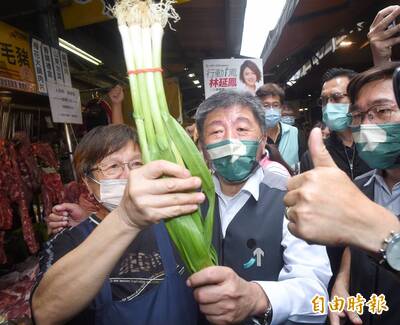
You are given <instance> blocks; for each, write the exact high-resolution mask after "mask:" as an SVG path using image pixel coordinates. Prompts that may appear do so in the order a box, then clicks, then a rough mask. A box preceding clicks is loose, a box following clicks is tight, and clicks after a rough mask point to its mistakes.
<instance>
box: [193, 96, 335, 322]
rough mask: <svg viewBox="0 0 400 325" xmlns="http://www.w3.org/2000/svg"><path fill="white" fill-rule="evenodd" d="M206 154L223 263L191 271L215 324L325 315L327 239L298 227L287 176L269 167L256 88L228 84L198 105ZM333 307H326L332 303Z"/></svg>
mask: <svg viewBox="0 0 400 325" xmlns="http://www.w3.org/2000/svg"><path fill="white" fill-rule="evenodd" d="M196 126H197V129H198V131H199V136H200V138H199V141H200V144H201V146H202V149H203V152H204V155H205V157H206V159H207V160H208V161H209V163H210V165H211V166H212V168H213V170H214V172H215V175H214V182H215V186H216V193H217V202H218V204H217V205H216V210H215V221H214V234H213V243H214V246H215V248H216V250H217V253H218V258H219V264H220V265H221V266H215V267H209V268H206V269H204V270H202V271H200V272H198V273H196V274H194V275H192V276H191V277H190V278H189V279H188V285H190V286H191V287H193V288H194V289H195V291H194V295H195V299H196V300H197V301H198V303H199V304H200V310H201V311H202V312H203V313H204V314H205V315H206V317H207V319H208V320H209V321H210V322H211V323H213V324H229V323H238V322H241V323H242V324H301V323H313V324H318V323H319V324H320V323H324V321H325V318H326V312H323V313H315V312H313V304H312V300H313V297H315V295H319V296H322V297H324V298H325V299H327V297H328V294H327V289H326V287H327V284H328V282H329V279H330V277H331V269H330V265H329V260H328V257H327V254H326V250H325V247H322V246H317V245H308V244H307V243H306V242H304V241H303V240H300V239H298V238H296V237H294V236H293V235H291V234H290V233H289V231H288V229H287V220H286V219H285V218H284V217H283V215H284V204H283V196H284V195H285V193H286V182H287V178H286V177H285V176H283V173H278V172H274V171H273V170H271V169H265V170H264V169H262V168H261V167H260V166H259V163H258V162H259V161H260V160H261V158H262V155H263V152H264V147H265V137H264V136H263V135H264V134H265V124H264V109H263V106H262V104H261V102H260V101H259V100H258V99H257V98H255V97H253V96H250V95H249V94H246V93H241V92H237V91H222V92H219V93H217V94H215V95H213V96H211V97H209V98H208V99H206V100H205V101H204V102H203V103H202V104H201V105H200V106H199V108H198V110H197V113H196ZM325 311H326V308H325Z"/></svg>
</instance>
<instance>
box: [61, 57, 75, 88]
mask: <svg viewBox="0 0 400 325" xmlns="http://www.w3.org/2000/svg"><path fill="white" fill-rule="evenodd" d="M60 58H61V66H62V70H63V76H64V85H65V86H67V87H71V86H72V83H71V72H70V71H69V64H68V55H67V53H65V52H64V51H60Z"/></svg>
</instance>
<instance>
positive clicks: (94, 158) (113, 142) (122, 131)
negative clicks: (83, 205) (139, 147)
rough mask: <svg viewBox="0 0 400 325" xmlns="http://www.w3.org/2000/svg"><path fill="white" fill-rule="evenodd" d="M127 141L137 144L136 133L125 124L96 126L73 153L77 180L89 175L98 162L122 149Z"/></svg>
mask: <svg viewBox="0 0 400 325" xmlns="http://www.w3.org/2000/svg"><path fill="white" fill-rule="evenodd" d="M129 141H132V142H133V143H137V135H136V132H135V131H134V130H133V129H132V128H131V127H129V126H127V125H125V124H110V125H106V126H97V127H95V128H94V129H92V130H90V131H89V132H88V133H86V134H85V136H84V137H83V138H82V140H81V141H80V142H79V144H78V145H77V147H76V149H75V152H74V164H75V171H76V174H77V176H78V179H81V178H83V177H84V176H85V175H87V174H89V173H90V169H91V168H93V166H94V165H96V164H97V163H98V162H100V161H101V160H103V159H104V158H105V157H106V156H108V155H111V154H112V153H114V152H116V151H118V150H120V149H121V148H123V147H124V146H125V145H126V144H127V143H128V142H129Z"/></svg>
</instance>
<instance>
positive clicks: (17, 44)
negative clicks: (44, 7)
mask: <svg viewBox="0 0 400 325" xmlns="http://www.w3.org/2000/svg"><path fill="white" fill-rule="evenodd" d="M0 88H10V89H17V90H22V91H26V92H36V80H35V74H34V68H33V63H32V51H31V45H30V40H29V36H28V34H27V33H24V32H22V31H21V30H19V29H17V28H15V27H13V26H10V25H8V24H6V23H3V22H1V21H0Z"/></svg>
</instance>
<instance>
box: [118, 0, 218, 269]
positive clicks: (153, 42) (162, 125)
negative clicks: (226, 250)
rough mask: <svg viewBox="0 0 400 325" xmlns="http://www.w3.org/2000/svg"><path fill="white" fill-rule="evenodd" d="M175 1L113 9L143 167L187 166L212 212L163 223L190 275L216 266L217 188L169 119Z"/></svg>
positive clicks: (140, 0) (131, 2) (137, 1)
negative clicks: (167, 41)
mask: <svg viewBox="0 0 400 325" xmlns="http://www.w3.org/2000/svg"><path fill="white" fill-rule="evenodd" d="M173 3H174V1H171V0H161V1H158V2H157V3H154V2H153V1H152V0H121V1H119V2H117V3H116V5H115V6H114V8H112V11H113V13H114V15H115V16H116V18H117V20H118V29H119V31H120V34H121V38H122V44H123V49H124V57H125V63H126V68H127V71H128V76H129V85H130V89H131V95H132V103H133V118H134V120H135V124H136V128H137V132H138V135H139V144H140V147H141V151H142V157H143V161H144V163H147V162H149V161H152V160H158V159H165V160H168V161H172V162H175V163H178V164H180V165H182V166H185V167H186V168H187V169H189V170H190V172H191V174H192V175H193V176H198V177H200V178H201V180H202V191H203V192H204V194H205V195H206V197H207V200H208V211H207V213H206V215H205V216H202V215H201V211H200V209H198V210H197V211H196V212H194V213H192V214H190V215H185V216H181V217H179V218H173V219H170V220H168V221H166V222H165V225H166V227H167V230H168V233H169V235H170V237H171V238H172V240H173V242H174V244H175V246H176V248H177V250H178V252H179V254H180V256H181V258H182V260H183V261H184V263H185V265H186V268H187V270H188V271H189V273H194V272H197V271H199V270H201V269H202V268H204V267H207V266H212V265H216V264H217V257H216V253H215V249H214V247H213V245H212V231H213V218H214V207H215V189H214V183H213V181H212V178H211V174H210V172H209V170H208V168H207V166H206V164H205V162H204V159H203V157H202V155H201V154H200V152H199V150H198V149H197V147H196V146H195V144H194V143H193V141H192V140H191V139H190V137H189V136H188V135H187V133H186V131H185V130H184V129H183V128H182V126H181V125H180V124H179V123H178V122H177V121H176V120H175V119H174V118H173V117H172V116H171V114H170V113H169V109H168V104H167V100H166V97H165V92H164V84H163V77H162V70H161V51H162V38H163V34H164V27H165V26H166V24H167V23H168V24H170V23H169V20H170V19H171V20H173V21H174V22H177V21H178V20H179V16H178V14H177V13H176V11H175V10H174V8H173V6H172V4H173Z"/></svg>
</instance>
